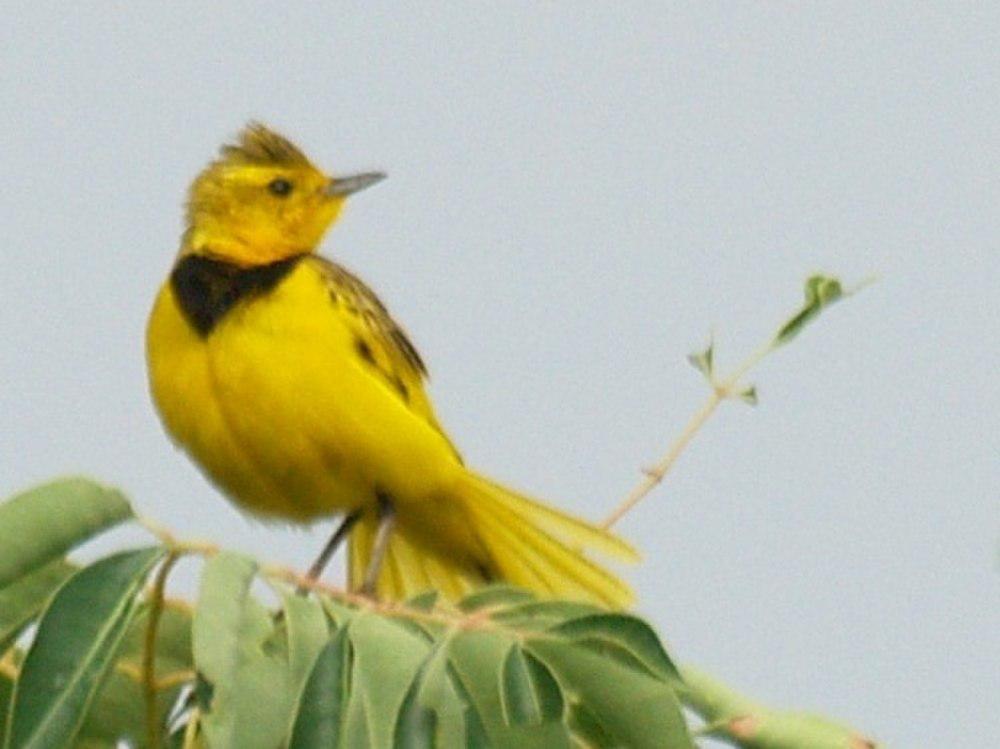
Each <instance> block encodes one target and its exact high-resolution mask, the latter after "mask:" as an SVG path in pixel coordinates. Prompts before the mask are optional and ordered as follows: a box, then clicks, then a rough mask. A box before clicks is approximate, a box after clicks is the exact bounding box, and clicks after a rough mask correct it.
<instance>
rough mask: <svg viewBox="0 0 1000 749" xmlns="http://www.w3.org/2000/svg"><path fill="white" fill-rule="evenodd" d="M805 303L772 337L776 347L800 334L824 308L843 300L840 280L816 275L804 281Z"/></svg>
mask: <svg viewBox="0 0 1000 749" xmlns="http://www.w3.org/2000/svg"><path fill="white" fill-rule="evenodd" d="M804 293H805V302H804V303H803V305H802V308H801V309H800V310H799V311H798V312H796V313H795V315H794V316H793V317H792V318H791V319H790V320H788V322H786V323H785V324H784V325H782V326H781V328H780V329H779V330H778V333H777V334H776V335H775V337H774V343H775V345H776V346H781V345H783V344H785V343H788V342H789V341H790V340H792V339H793V338H794V337H795V336H797V335H798V334H799V333H801V332H802V329H803V328H804V327H805V326H806V325H807V324H808V323H809V322H810V321H812V320H813V319H815V318H816V316H818V315H819V313H820V312H822V311H823V310H824V309H825V308H827V307H829V306H830V305H831V304H833V303H834V302H836V301H837V300H838V299H841V298H843V296H844V290H843V287H842V286H841V284H840V280H839V279H837V278H834V277H833V276H825V275H822V274H817V275H814V276H810V277H809V278H808V279H806V285H805V290H804Z"/></svg>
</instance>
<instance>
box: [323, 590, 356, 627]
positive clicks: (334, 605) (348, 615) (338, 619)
mask: <svg viewBox="0 0 1000 749" xmlns="http://www.w3.org/2000/svg"><path fill="white" fill-rule="evenodd" d="M318 598H319V602H320V605H322V606H323V611H325V612H326V615H327V617H329V619H330V621H331V622H332V623H333V625H334V627H335V628H337V629H340V628H341V627H345V626H347V623H348V622H349V621H351V619H353V618H354V617H355V616H356V615H357V613H358V610H357V609H356V608H353V607H351V606H348V605H347V604H346V603H343V602H341V601H338V600H337V599H335V598H331V597H330V596H326V595H320V596H318Z"/></svg>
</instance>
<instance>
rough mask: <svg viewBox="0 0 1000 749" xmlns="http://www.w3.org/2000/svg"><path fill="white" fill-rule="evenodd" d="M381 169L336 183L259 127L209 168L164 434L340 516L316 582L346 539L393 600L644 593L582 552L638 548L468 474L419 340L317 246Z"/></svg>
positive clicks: (189, 238)
mask: <svg viewBox="0 0 1000 749" xmlns="http://www.w3.org/2000/svg"><path fill="white" fill-rule="evenodd" d="M383 177H384V175H383V174H380V173H374V172H373V173H366V174H357V175H354V176H349V177H333V178H331V177H329V176H327V175H326V174H324V173H323V172H322V171H320V170H319V169H317V168H316V167H315V166H313V164H312V163H311V162H310V161H309V160H308V159H307V158H306V156H305V155H304V154H303V153H302V152H301V151H300V150H299V149H298V148H297V147H296V146H295V145H293V144H292V143H291V142H289V141H288V140H286V139H285V138H283V137H282V136H280V135H278V134H277V133H275V132H273V131H272V130H269V129H268V128H266V127H264V126H263V125H260V124H250V125H249V126H248V127H247V128H246V129H244V130H243V132H242V133H241V134H240V136H239V138H238V140H237V142H236V143H234V144H232V145H226V146H224V147H223V148H222V149H221V151H220V155H219V157H218V159H216V160H215V161H213V162H212V163H210V164H209V165H208V166H207V167H206V168H205V169H204V171H202V172H201V174H199V175H198V177H197V178H196V179H195V181H194V183H193V184H192V186H191V191H190V196H189V201H188V205H187V229H186V231H185V232H184V235H183V238H182V241H181V248H180V252H179V254H178V256H177V258H176V261H175V264H174V266H173V270H172V271H171V273H170V276H169V278H168V279H167V280H166V282H165V283H164V284H163V286H162V288H161V289H160V292H159V294H158V296H157V298H156V302H155V305H154V307H153V311H152V314H151V316H150V319H149V325H148V329H147V337H146V350H147V362H148V369H149V383H150V389H151V391H152V395H153V400H154V401H155V403H156V406H157V408H158V409H159V412H160V416H161V418H162V420H163V423H164V425H165V427H166V429H167V431H168V432H169V434H170V435H171V437H172V438H173V439H174V440H175V441H176V442H177V444H179V445H180V446H181V447H182V448H183V449H184V450H186V451H187V453H188V454H189V455H190V456H191V457H192V458H193V459H194V460H195V462H196V463H198V464H199V466H200V467H201V468H202V470H203V471H204V472H205V473H206V474H207V476H208V477H209V478H210V479H211V480H212V481H214V482H215V483H216V484H217V485H218V486H219V487H220V488H221V489H222V491H223V492H225V494H226V495H227V496H228V497H229V498H230V499H231V500H232V501H233V502H235V503H236V504H237V505H238V506H239V507H240V508H242V509H243V510H245V511H247V512H249V513H251V514H253V515H255V516H259V517H264V518H272V519H280V520H286V521H291V522H295V523H310V522H312V521H315V520H318V519H321V518H325V517H330V516H340V517H342V521H341V523H340V526H339V527H338V528H337V531H336V533H334V535H333V537H332V538H331V539H330V542H329V543H328V544H327V545H326V547H325V548H324V549H323V552H322V554H320V556H319V558H318V559H317V560H316V563H315V564H314V565H313V567H312V569H311V570H310V574H311V575H312V576H316V575H319V574H320V572H321V571H322V569H323V567H324V566H325V564H326V562H327V561H328V559H329V557H330V555H331V554H332V553H333V551H334V550H335V549H336V548H337V546H338V545H339V544H340V543H341V542H342V541H343V540H344V538H348V539H349V549H348V577H349V583H350V585H351V587H352V588H354V589H360V590H365V591H368V592H371V593H375V594H377V595H379V596H381V597H384V598H387V599H393V600H397V599H403V598H406V597H409V596H411V595H414V594H416V593H419V592H421V591H424V590H428V589H436V590H439V591H440V592H441V593H442V594H443V595H444V596H446V597H447V598H449V599H451V600H455V599H457V598H459V597H461V596H462V595H464V594H466V593H468V592H469V591H471V590H474V589H475V588H477V587H479V586H481V585H483V584H484V583H486V582H490V581H497V580H504V581H507V582H510V583H513V584H515V585H520V586H523V587H526V588H530V589H532V590H534V591H537V592H538V593H539V594H541V595H543V596H550V597H551V596H558V597H563V598H570V599H578V600H585V601H591V602H598V603H601V604H604V605H607V606H611V607H624V606H627V605H628V604H629V602H630V601H631V598H632V594H631V591H630V589H629V588H628V586H627V585H625V584H624V583H623V582H622V581H621V580H619V579H618V578H617V577H615V576H614V575H613V574H611V573H609V572H608V571H606V570H605V569H604V568H602V567H601V566H599V565H597V564H595V563H594V562H592V561H591V560H590V559H589V558H588V557H587V556H585V552H586V551H587V550H595V551H598V552H601V553H604V554H608V555H611V556H614V557H617V558H620V559H625V560H634V559H635V558H636V554H635V552H634V551H633V550H632V548H631V547H629V546H628V545H627V544H626V543H625V542H623V541H622V540H620V539H619V538H617V537H616V536H614V535H612V534H611V533H609V532H607V531H606V530H603V529H601V528H598V527H596V526H594V525H591V524H590V523H587V522H585V521H583V520H578V519H576V518H574V517H572V516H570V515H567V514H565V513H563V512H560V511H558V510H556V509H553V508H551V507H548V506H545V505H543V504H541V503H539V502H536V501H534V500H532V499H529V498H527V497H525V496H524V495H521V494H518V493H516V492H513V491H511V490H510V489H507V488H505V487H503V486H500V485H499V484H496V483H494V482H493V481H490V480H489V479H486V478H484V477H482V476H480V475H478V474H477V473H475V472H473V471H472V470H470V469H469V468H467V467H466V466H465V464H464V463H463V461H462V458H461V457H460V455H459V453H458V452H457V450H456V449H455V447H454V445H452V443H451V441H450V440H449V439H448V436H447V435H446V434H445V432H444V430H443V429H442V427H441V425H440V424H439V423H438V420H437V419H436V418H435V416H434V410H433V408H432V406H431V402H430V400H429V399H428V397H427V394H426V392H425V390H424V379H425V376H426V370H425V368H424V363H423V361H422V360H421V358H420V355H419V354H418V353H417V350H416V348H414V346H413V344H412V343H411V342H410V339H409V338H408V337H407V335H406V333H405V332H404V331H403V329H402V328H400V326H399V325H397V324H396V322H395V321H394V320H393V319H392V318H391V317H390V316H389V313H388V311H387V310H386V308H385V306H384V305H383V304H382V303H381V302H380V301H379V299H378V297H377V296H375V294H374V293H373V292H372V291H371V290H370V289H369V288H368V287H367V286H366V285H365V284H364V283H363V282H362V281H361V280H360V279H359V278H358V277H357V276H355V275H353V274H351V273H350V272H349V271H347V270H346V269H345V268H343V267H342V266H340V265H338V264H337V263H334V262H332V261H330V260H327V259H325V258H323V257H320V256H318V255H316V254H315V250H316V247H317V245H318V244H319V243H320V241H321V240H322V238H323V235H324V234H325V233H326V230H327V229H328V228H329V226H330V225H331V224H332V223H333V222H334V221H335V220H336V219H337V217H338V215H339V214H340V211H341V208H342V207H343V205H344V201H345V199H346V198H347V196H348V195H351V194H352V193H355V192H357V191H358V190H361V189H364V188H366V187H368V186H370V185H373V184H375V183H376V182H378V181H379V180H381V179H382V178H383Z"/></svg>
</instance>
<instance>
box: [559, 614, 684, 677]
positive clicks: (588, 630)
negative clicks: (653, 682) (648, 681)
mask: <svg viewBox="0 0 1000 749" xmlns="http://www.w3.org/2000/svg"><path fill="white" fill-rule="evenodd" d="M548 632H549V634H556V635H561V636H562V637H566V638H568V639H570V640H573V641H579V642H582V643H585V644H587V645H589V646H591V647H594V648H595V649H596V650H599V651H601V652H604V653H606V654H609V655H611V656H612V657H615V655H617V654H618V652H620V650H622V649H623V650H625V651H626V652H627V653H628V655H629V656H630V658H628V659H623V660H624V661H625V662H628V661H632V660H633V659H634V661H633V662H635V663H638V664H639V666H640V667H641V668H643V669H645V670H646V671H647V672H648V673H649V674H650V675H651V676H655V677H657V678H660V679H664V680H667V681H679V680H680V674H679V673H678V671H677V667H676V666H675V665H674V663H673V661H671V660H670V656H668V655H667V653H666V651H665V650H664V649H663V645H661V644H660V638H659V637H657V636H656V633H655V632H654V631H653V628H652V627H650V626H649V625H648V624H647V623H646V622H644V621H642V619H639V618H637V617H634V616H629V615H628V614H618V613H603V614H593V615H591V616H584V617H581V618H579V619H572V620H570V621H568V622H564V623H563V624H560V625H558V626H555V627H552V628H551V629H549V630H548Z"/></svg>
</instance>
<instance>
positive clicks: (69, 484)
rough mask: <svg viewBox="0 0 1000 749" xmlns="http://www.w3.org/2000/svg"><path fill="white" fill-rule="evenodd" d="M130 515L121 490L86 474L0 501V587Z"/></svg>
mask: <svg viewBox="0 0 1000 749" xmlns="http://www.w3.org/2000/svg"><path fill="white" fill-rule="evenodd" d="M131 517H132V508H131V506H130V505H129V503H128V501H127V500H126V499H125V497H124V495H123V494H122V493H121V492H119V491H118V490H117V489H112V488H110V487H107V486H103V485H101V484H98V483H96V482H93V481H90V480H88V479H84V478H66V479H60V480H58V481H53V482H51V483H48V484H43V485H42V486H38V487H35V488H34V489H29V490H28V491H26V492H22V493H21V494H18V495H16V496H14V497H13V498H11V499H9V500H7V501H6V502H4V503H3V504H0V537H2V538H3V540H4V541H3V544H2V545H0V588H5V587H6V586H7V585H9V584H10V583H12V582H13V581H14V580H17V579H18V578H20V577H22V576H24V575H26V574H28V573H29V572H31V571H33V570H36V569H39V568H40V567H44V566H45V565H47V564H49V563H50V562H53V561H55V560H56V559H60V558H62V557H63V556H64V555H65V554H66V552H68V551H69V550H70V549H72V548H73V547H74V546H76V545H77V544H79V543H81V542H83V541H86V540H87V539H88V538H90V537H91V536H95V535H97V534H98V533H100V532H102V531H105V530H107V529H108V528H111V527H112V526H115V525H117V524H118V523H121V522H122V521H124V520H128V519H129V518H131Z"/></svg>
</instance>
